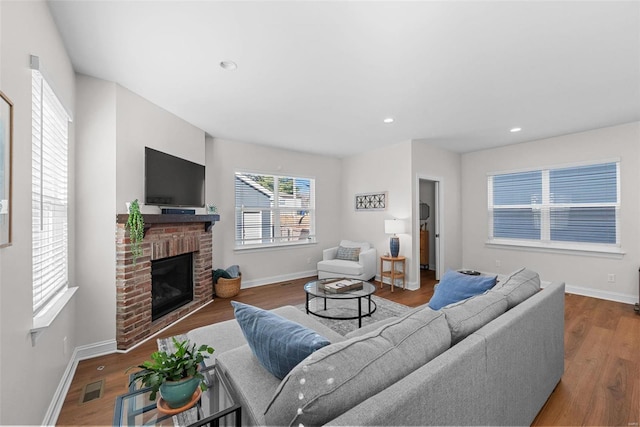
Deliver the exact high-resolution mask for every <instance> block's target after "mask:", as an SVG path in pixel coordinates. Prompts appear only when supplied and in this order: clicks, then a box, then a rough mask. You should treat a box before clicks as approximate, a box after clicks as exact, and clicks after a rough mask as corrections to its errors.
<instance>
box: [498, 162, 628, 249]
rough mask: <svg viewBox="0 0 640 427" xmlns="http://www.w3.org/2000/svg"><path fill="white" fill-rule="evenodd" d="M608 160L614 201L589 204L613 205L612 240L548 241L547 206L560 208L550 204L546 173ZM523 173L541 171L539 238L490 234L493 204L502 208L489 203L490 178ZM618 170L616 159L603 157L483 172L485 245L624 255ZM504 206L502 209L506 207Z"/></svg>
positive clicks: (514, 206) (549, 209)
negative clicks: (612, 169) (612, 167)
mask: <svg viewBox="0 0 640 427" xmlns="http://www.w3.org/2000/svg"><path fill="white" fill-rule="evenodd" d="M610 163H615V164H616V202H613V203H611V202H602V203H590V204H589V207H594V205H596V206H595V207H597V206H601V207H614V208H615V233H616V237H615V239H616V242H615V243H597V242H578V241H560V240H551V231H550V230H551V218H550V217H551V214H550V212H551V208H552V207H555V208H557V207H561V206H562V205H559V204H557V203H556V204H554V203H552V202H551V201H550V172H551V171H553V170H559V169H567V168H578V167H582V166H598V165H606V164H610ZM526 172H541V173H542V195H541V199H542V200H541V203H540V204H539V205H536V207H537V208H538V209H539V210H540V219H539V221H540V239H519V238H509V237H494V211H495V209H496V206H497V207H498V208H500V209H505V208H506V207H505V206H503V205H493V201H494V194H493V185H492V184H493V182H492V179H493V177H495V176H500V175H507V174H515V173H526ZM621 204H622V203H621V173H620V159H619V158H615V159H603V160H598V161H591V162H581V163H570V164H562V165H553V166H546V167H539V168H528V169H519V170H509V171H497V172H489V173H487V224H488V230H487V231H488V233H487V241H486V242H485V246H487V247H494V248H509V249H516V250H529V251H541V252H555V253H574V254H582V255H585V254H586V255H589V254H592V255H596V256H612V257H616V258H620V257H622V255H624V253H625V252H624V250H623V249H622V242H621V231H620V225H621V221H620V216H621ZM533 206H534V204H533V203H531V204H529V205H512V206H509V207H508V208H513V209H516V208H533ZM566 207H587V205H586V204H581V203H569V204H566ZM508 208H506V209H508Z"/></svg>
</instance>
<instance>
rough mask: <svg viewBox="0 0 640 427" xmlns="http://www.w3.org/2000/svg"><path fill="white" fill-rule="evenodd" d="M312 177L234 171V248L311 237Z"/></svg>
mask: <svg viewBox="0 0 640 427" xmlns="http://www.w3.org/2000/svg"><path fill="white" fill-rule="evenodd" d="M314 187H315V180H313V179H310V178H296V177H287V176H277V175H264V174H251V173H236V174H235V196H236V239H235V240H236V247H261V246H278V245H285V244H287V245H288V244H294V243H308V242H310V241H314V240H315V211H314V207H315V189H314Z"/></svg>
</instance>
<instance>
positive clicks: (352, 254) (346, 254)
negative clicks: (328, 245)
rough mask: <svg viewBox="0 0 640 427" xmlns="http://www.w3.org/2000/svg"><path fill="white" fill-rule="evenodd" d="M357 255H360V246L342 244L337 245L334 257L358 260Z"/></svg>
mask: <svg viewBox="0 0 640 427" xmlns="http://www.w3.org/2000/svg"><path fill="white" fill-rule="evenodd" d="M359 256H360V248H345V247H344V246H338V252H337V253H336V259H344V260H346V261H358V257H359Z"/></svg>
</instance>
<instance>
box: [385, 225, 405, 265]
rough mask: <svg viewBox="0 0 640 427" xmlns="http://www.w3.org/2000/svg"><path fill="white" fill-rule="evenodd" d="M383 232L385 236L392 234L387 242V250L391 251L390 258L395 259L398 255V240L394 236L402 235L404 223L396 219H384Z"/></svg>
mask: <svg viewBox="0 0 640 427" xmlns="http://www.w3.org/2000/svg"><path fill="white" fill-rule="evenodd" d="M384 232H385V233H386V234H393V236H392V237H391V239H390V240H389V250H390V251H391V256H392V257H393V258H396V257H397V256H398V254H399V253H400V238H399V237H398V236H397V235H396V234H398V233H404V221H401V220H397V219H385V220H384Z"/></svg>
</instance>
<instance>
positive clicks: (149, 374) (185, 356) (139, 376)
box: [127, 337, 214, 400]
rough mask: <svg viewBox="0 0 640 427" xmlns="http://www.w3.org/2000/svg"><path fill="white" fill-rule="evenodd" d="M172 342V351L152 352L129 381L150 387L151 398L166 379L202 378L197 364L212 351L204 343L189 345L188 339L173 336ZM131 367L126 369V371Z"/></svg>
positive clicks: (202, 385) (203, 387) (203, 386)
mask: <svg viewBox="0 0 640 427" xmlns="http://www.w3.org/2000/svg"><path fill="white" fill-rule="evenodd" d="M173 343H174V345H175V347H176V350H175V351H174V352H173V353H167V352H166V351H156V352H153V353H152V354H151V360H147V361H145V362H144V363H142V364H141V365H138V366H137V367H138V368H141V369H142V370H141V371H138V372H136V373H135V374H134V375H133V377H132V378H131V381H130V382H129V385H131V384H133V383H134V382H136V381H141V382H142V384H143V385H144V386H145V387H151V395H150V396H149V397H150V399H151V400H155V399H156V394H157V393H158V390H159V389H160V386H161V385H162V384H163V383H164V382H166V381H179V380H181V379H184V378H189V377H194V378H200V379H203V378H204V376H203V375H202V374H201V373H200V372H198V366H199V365H200V363H202V361H203V360H204V359H208V358H209V356H208V355H209V354H212V353H213V351H214V350H213V348H212V347H209V346H207V345H204V344H203V345H201V346H200V347H198V348H197V349H196V344H193V345H191V347H189V340H185V341H178V340H177V339H176V338H175V337H174V338H173ZM133 368H134V367H131V368H129V369H127V372H128V371H129V370H130V369H133ZM200 388H201V389H202V390H203V391H204V390H206V389H207V386H206V384H205V383H203V382H201V383H200Z"/></svg>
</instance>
